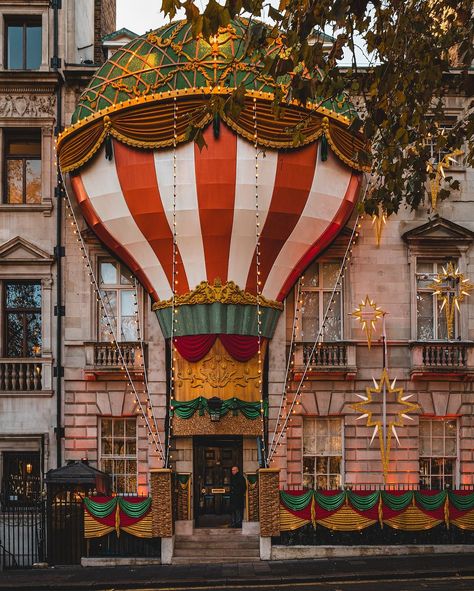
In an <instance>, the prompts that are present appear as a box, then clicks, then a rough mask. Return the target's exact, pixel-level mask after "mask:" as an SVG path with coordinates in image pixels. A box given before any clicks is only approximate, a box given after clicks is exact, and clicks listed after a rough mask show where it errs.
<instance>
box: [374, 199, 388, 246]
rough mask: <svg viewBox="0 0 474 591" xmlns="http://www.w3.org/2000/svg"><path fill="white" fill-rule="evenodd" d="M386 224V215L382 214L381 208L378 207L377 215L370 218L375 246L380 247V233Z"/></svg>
mask: <svg viewBox="0 0 474 591" xmlns="http://www.w3.org/2000/svg"><path fill="white" fill-rule="evenodd" d="M386 223H387V215H386V213H385V212H384V210H383V209H382V208H381V207H379V212H378V213H377V214H375V213H374V215H373V216H372V226H374V230H375V241H376V243H377V246H380V241H381V240H382V232H383V229H384V226H385V224H386Z"/></svg>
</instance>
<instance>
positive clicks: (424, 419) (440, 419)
mask: <svg viewBox="0 0 474 591" xmlns="http://www.w3.org/2000/svg"><path fill="white" fill-rule="evenodd" d="M422 422H423V423H429V424H430V449H431V453H430V454H423V455H422V453H421V439H422V438H421V428H420V425H421V423H422ZM448 422H454V423H455V426H456V438H455V441H456V453H455V454H454V455H449V454H446V424H447V423H448ZM434 423H441V424H443V454H442V455H440V454H433V453H432V449H433V424H434ZM418 442H419V443H418V470H419V483H420V488H421V480H422V473H421V461H422V460H433V459H442V460H443V461H445V460H446V459H453V460H454V467H453V472H452V487H451V486H448V487H446V482H445V480H446V474H445V471H444V462H443V473H442V475H438V476H437V475H433V473H432V471H431V469H430V472H429V475H427V476H425V478H428V479H429V488H430V489H432V479H433V478H434V477H435V478H436V477H440V478H442V481H443V488H442V490H446V489H447V488H448V489H452V488H453V489H454V488H457V487H459V480H460V478H459V476H460V429H459V419H458V417H420V419H419V423H418ZM430 464H431V462H430ZM447 476H449V474H448V475H447Z"/></svg>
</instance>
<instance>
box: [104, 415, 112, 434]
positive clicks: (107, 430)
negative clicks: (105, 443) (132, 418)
mask: <svg viewBox="0 0 474 591" xmlns="http://www.w3.org/2000/svg"><path fill="white" fill-rule="evenodd" d="M102 436H103V437H111V436H112V421H111V419H102Z"/></svg>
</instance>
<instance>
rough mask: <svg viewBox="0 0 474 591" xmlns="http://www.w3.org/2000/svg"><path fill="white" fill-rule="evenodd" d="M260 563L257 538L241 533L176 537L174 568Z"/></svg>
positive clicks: (218, 531) (222, 531)
mask: <svg viewBox="0 0 474 591" xmlns="http://www.w3.org/2000/svg"><path fill="white" fill-rule="evenodd" d="M257 560H260V539H259V537H258V536H244V535H242V531H241V530H240V529H211V528H206V529H198V530H194V533H193V535H192V536H180V535H177V536H176V538H175V543H174V552H173V564H193V563H195V564H199V563H203V562H206V563H223V562H254V561H257Z"/></svg>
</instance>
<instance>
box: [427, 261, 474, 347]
mask: <svg viewBox="0 0 474 591" xmlns="http://www.w3.org/2000/svg"><path fill="white" fill-rule="evenodd" d="M429 287H430V289H433V290H434V293H435V295H436V296H438V300H440V301H441V310H444V314H445V317H446V328H447V334H448V339H451V338H452V337H453V333H454V313H455V310H457V311H458V312H461V308H460V307H459V304H460V303H461V302H462V301H463V300H464V298H465V297H468V296H469V293H470V292H471V291H472V290H473V289H474V284H472V283H471V282H470V281H469V279H467V278H465V277H464V275H463V274H462V273H460V272H459V269H458V268H457V267H454V265H453V263H448V265H447V266H446V268H444V267H443V268H442V272H441V273H438V275H436V277H435V278H434V282H433V283H431V284H430V285H429Z"/></svg>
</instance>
